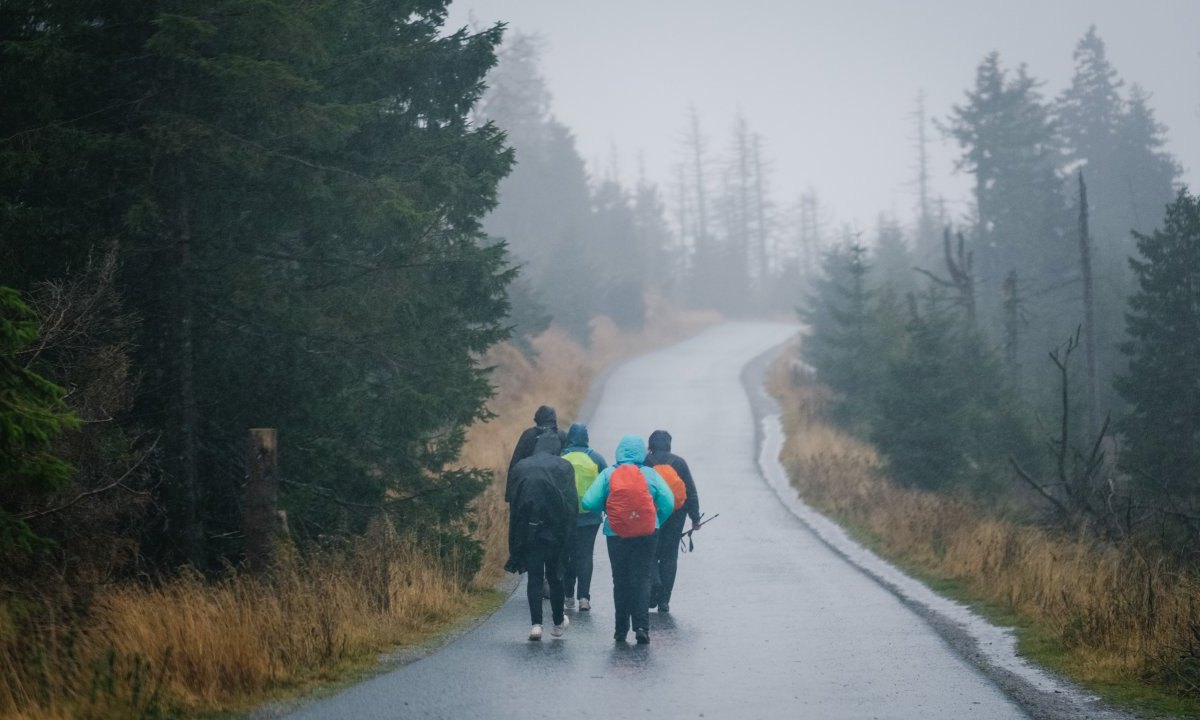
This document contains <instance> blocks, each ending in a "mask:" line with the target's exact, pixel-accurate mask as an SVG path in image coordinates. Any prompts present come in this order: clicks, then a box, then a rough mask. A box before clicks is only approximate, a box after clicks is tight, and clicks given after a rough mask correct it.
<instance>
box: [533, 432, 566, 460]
mask: <svg viewBox="0 0 1200 720" xmlns="http://www.w3.org/2000/svg"><path fill="white" fill-rule="evenodd" d="M560 452H562V441H561V440H559V439H558V433H545V434H543V435H540V436H539V437H538V439H537V444H536V445H534V446H533V454H534V455H557V454H559V453H560Z"/></svg>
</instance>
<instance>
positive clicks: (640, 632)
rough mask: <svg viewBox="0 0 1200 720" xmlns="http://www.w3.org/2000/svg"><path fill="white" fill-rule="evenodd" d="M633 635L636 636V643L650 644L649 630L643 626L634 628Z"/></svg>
mask: <svg viewBox="0 0 1200 720" xmlns="http://www.w3.org/2000/svg"><path fill="white" fill-rule="evenodd" d="M633 635H634V637H636V638H637V644H638V645H649V644H650V632H649V631H647V630H646V629H645V628H637V629H635V630H634V631H633Z"/></svg>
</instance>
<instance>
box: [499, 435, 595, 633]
mask: <svg viewBox="0 0 1200 720" xmlns="http://www.w3.org/2000/svg"><path fill="white" fill-rule="evenodd" d="M561 449H562V445H561V443H560V442H559V439H558V434H557V433H553V434H546V435H542V436H541V437H539V438H538V439H537V442H536V444H535V445H534V451H533V455H532V456H530V457H528V458H525V459H524V460H521V461H519V462H518V463H517V464H516V465H515V466H514V467H513V471H512V473H510V474H509V478H510V480H511V481H512V483H511V485H512V487H511V490H512V500H511V501H510V502H509V506H508V511H509V514H508V562H507V563H505V565H504V569H505V570H508V571H509V572H515V573H520V572H528V573H529V578H528V580H527V587H526V593H527V596H528V600H529V618H530V621H531V624H532V628H531V629H530V631H529V639H530V640H541V639H542V581H543V579H545V580H546V581H547V582H548V583H549V585H550V610H551V613H552V615H553V620H554V628H553V629H552V630H551V634H552V635H554V636H555V637H561V636H562V634H563V632H565V631H566V629H567V623H568V621H567V617H566V615H565V614H563V566H564V563H565V561H566V558H567V555H568V553H569V548H570V544H571V543H573V542H574V541H575V516H576V515H577V514H578V507H579V497H578V495H577V494H576V490H575V469H574V468H573V467H572V466H571V463H569V462H567V461H566V460H563V459H562V458H561V457H559V455H558V454H559V451H560V450H561Z"/></svg>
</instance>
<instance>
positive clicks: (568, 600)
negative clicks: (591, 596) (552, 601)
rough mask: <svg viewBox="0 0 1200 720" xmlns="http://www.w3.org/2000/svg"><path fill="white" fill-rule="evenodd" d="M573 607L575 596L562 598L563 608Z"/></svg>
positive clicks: (571, 608)
mask: <svg viewBox="0 0 1200 720" xmlns="http://www.w3.org/2000/svg"><path fill="white" fill-rule="evenodd" d="M574 609H575V598H573V597H569V598H566V599H565V600H563V610H574Z"/></svg>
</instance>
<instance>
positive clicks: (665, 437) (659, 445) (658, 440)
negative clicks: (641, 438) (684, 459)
mask: <svg viewBox="0 0 1200 720" xmlns="http://www.w3.org/2000/svg"><path fill="white" fill-rule="evenodd" d="M650 450H651V451H657V452H671V433H669V432H667V431H666V430H655V431H654V432H652V433H650Z"/></svg>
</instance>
